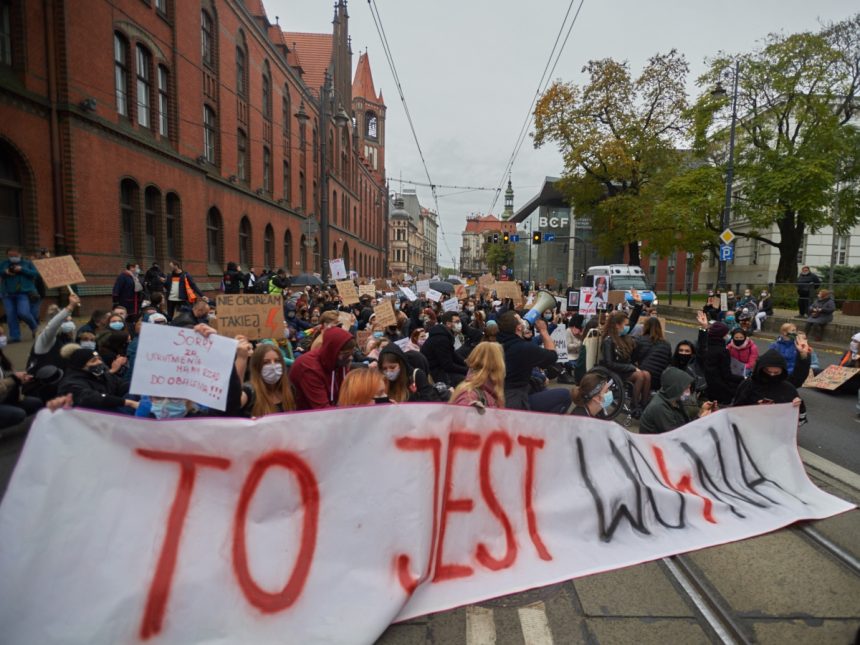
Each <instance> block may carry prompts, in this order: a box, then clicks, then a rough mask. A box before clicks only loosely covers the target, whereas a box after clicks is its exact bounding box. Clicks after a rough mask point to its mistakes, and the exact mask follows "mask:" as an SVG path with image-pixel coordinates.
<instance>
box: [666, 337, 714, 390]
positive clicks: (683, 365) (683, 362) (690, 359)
mask: <svg viewBox="0 0 860 645" xmlns="http://www.w3.org/2000/svg"><path fill="white" fill-rule="evenodd" d="M672 367H677V368H678V369H679V370H682V371H684V372H686V373H687V374H689V375H690V376H692V377H693V379H694V382H693V394H694V396H696V397H698V396H699V395H701V394H703V393H704V392H705V389H706V388H707V387H708V383H707V381H706V380H705V371H704V369H703V368H702V366H701V365H700V364H699V361H698V360H697V358H696V347H695V345H693V343H691V342H690V341H689V340H681V341H678V344H677V345H675V353H674V354H672Z"/></svg>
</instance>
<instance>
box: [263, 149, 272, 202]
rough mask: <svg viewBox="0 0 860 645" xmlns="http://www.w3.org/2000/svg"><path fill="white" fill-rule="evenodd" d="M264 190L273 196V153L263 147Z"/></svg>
mask: <svg viewBox="0 0 860 645" xmlns="http://www.w3.org/2000/svg"><path fill="white" fill-rule="evenodd" d="M263 190H264V191H265V192H266V193H268V194H270V195H271V194H272V151H271V150H269V146H263Z"/></svg>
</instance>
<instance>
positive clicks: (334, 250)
mask: <svg viewBox="0 0 860 645" xmlns="http://www.w3.org/2000/svg"><path fill="white" fill-rule="evenodd" d="M338 257H340V256H338V254H337V242H332V244H331V259H332V260H336V259H337V258H338Z"/></svg>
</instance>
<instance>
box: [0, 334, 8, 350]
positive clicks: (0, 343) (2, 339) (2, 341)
mask: <svg viewBox="0 0 860 645" xmlns="http://www.w3.org/2000/svg"><path fill="white" fill-rule="evenodd" d="M8 342H9V339H8V338H6V336H0V348H3V347H6V345H7V344H8Z"/></svg>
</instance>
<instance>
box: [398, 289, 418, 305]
mask: <svg viewBox="0 0 860 645" xmlns="http://www.w3.org/2000/svg"><path fill="white" fill-rule="evenodd" d="M400 290H401V291H402V292H403V295H405V296H406V297H407V298H408V299H409V302H415V301H416V300H418V296H416V295H415V292H414V291H412V289H410V288H409V287H400Z"/></svg>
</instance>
